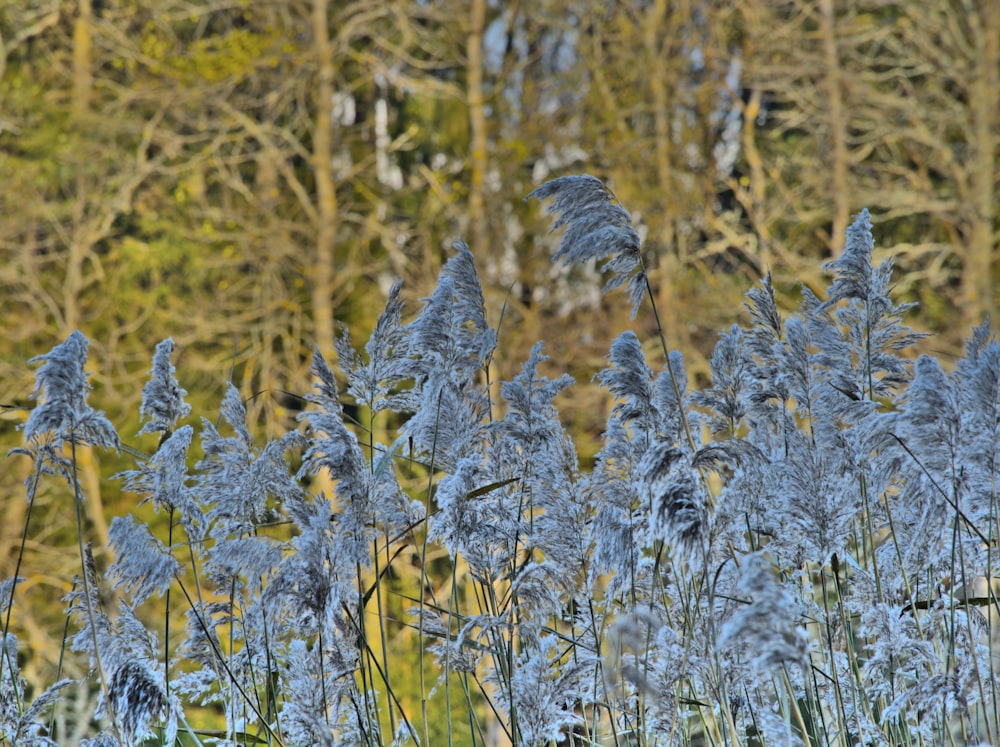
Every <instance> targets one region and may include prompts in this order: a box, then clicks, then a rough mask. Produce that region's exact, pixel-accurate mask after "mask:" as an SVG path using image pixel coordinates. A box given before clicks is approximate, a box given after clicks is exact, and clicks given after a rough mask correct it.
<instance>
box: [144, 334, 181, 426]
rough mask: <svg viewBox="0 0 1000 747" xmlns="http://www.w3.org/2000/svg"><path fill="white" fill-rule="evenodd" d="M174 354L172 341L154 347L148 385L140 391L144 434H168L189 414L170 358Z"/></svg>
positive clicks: (168, 339)
mask: <svg viewBox="0 0 1000 747" xmlns="http://www.w3.org/2000/svg"><path fill="white" fill-rule="evenodd" d="M173 352H174V341H173V340H172V339H171V338H169V337H168V338H167V339H166V340H164V341H163V342H161V343H160V344H158V345H157V346H156V352H155V353H154V354H153V368H152V370H151V371H150V372H149V374H150V375H149V381H147V382H146V386H145V387H143V390H142V404H141V405H140V406H139V415H140V416H141V417H142V419H143V420H145V421H146V422H145V424H144V425H143V426H142V430H140V431H139V434H140V435H141V434H143V433H165V434H166V433H170V432H172V431H173V430H174V428H176V427H177V422H178V421H179V420H181V419H182V418H186V417H187V416H188V415H189V414H190V413H191V405H189V404H188V403H187V402H185V401H184V395H185V394H187V392H186V391H185V390H184V389H182V388H181V386H180V384H179V383H177V376H176V371H175V369H174V364H173V362H171V360H170V356H171V355H172V354H173Z"/></svg>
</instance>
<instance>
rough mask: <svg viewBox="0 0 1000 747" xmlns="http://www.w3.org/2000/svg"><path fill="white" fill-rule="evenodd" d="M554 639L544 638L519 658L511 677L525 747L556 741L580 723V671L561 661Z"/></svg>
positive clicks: (518, 723) (515, 718)
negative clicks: (578, 705)
mask: <svg viewBox="0 0 1000 747" xmlns="http://www.w3.org/2000/svg"><path fill="white" fill-rule="evenodd" d="M559 648H560V643H559V641H558V640H557V639H556V638H555V636H549V637H546V638H542V639H541V640H540V642H539V644H538V646H537V648H534V649H532V650H526V651H523V652H522V653H521V655H520V656H519V657H518V661H517V663H516V664H515V667H514V672H513V674H512V676H511V682H510V690H511V693H512V695H513V703H514V708H513V714H511V715H512V717H513V719H512V720H514V721H515V722H516V724H517V729H518V732H519V733H520V737H521V738H520V740H519V742H518V744H523V745H525V747H529V746H530V747H536V745H542V744H547V743H549V742H557V741H559V740H560V739H561V738H562V737H563V731H564V730H565V729H567V728H568V727H571V726H572V725H573V724H575V723H577V722H578V721H579V720H580V716H579V715H578V714H576V713H575V712H574V705H575V703H576V702H577V701H578V700H579V698H580V697H581V694H582V693H581V689H580V684H581V683H580V681H579V678H580V675H581V672H580V669H579V667H576V666H574V665H573V663H572V661H567V662H560V661H558V658H559Z"/></svg>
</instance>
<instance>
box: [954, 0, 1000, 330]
mask: <svg viewBox="0 0 1000 747" xmlns="http://www.w3.org/2000/svg"><path fill="white" fill-rule="evenodd" d="M971 26H972V28H971V32H972V34H973V36H974V42H973V47H974V50H975V66H974V68H973V72H972V74H973V80H972V83H971V85H970V94H971V95H970V98H969V106H970V107H971V110H972V111H971V120H972V122H971V133H970V134H971V137H970V140H971V143H970V144H971V146H972V148H971V150H972V153H971V158H972V174H971V178H970V182H971V187H972V197H973V204H972V206H971V207H972V214H971V219H972V228H971V230H970V231H969V234H970V239H969V247H968V250H967V257H966V261H965V266H964V275H963V280H962V286H963V290H964V298H963V301H964V303H963V311H964V317H965V327H966V330H969V329H971V328H972V327H973V326H976V325H979V324H982V322H983V320H984V319H985V318H986V317H987V316H992V317H993V318H994V319H995V318H996V312H997V299H996V292H995V290H994V288H995V283H994V271H993V268H994V262H995V254H996V247H997V245H998V243H1000V242H998V238H997V205H996V198H997V182H998V181H1000V179H998V171H1000V169H998V161H1000V145H998V140H1000V21H998V19H997V13H996V8H993V9H990V8H988V7H985V6H980V7H979V8H978V9H977V10H976V11H975V14H974V15H973V16H972V18H971Z"/></svg>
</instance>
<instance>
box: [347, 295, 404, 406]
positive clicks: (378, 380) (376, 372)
mask: <svg viewBox="0 0 1000 747" xmlns="http://www.w3.org/2000/svg"><path fill="white" fill-rule="evenodd" d="M402 285H403V284H402V282H400V281H397V282H395V283H393V286H392V289H391V290H390V291H389V299H388V301H386V304H385V309H384V310H383V311H382V313H381V314H379V317H378V320H377V321H376V322H375V329H374V331H373V332H372V335H371V337H370V338H369V339H368V342H367V343H365V352H366V353H367V356H368V360H367V361H364V360H362V358H361V356H360V355H358V353H357V351H356V350H355V349H354V347H353V346H352V344H351V336H350V334H349V333H348V331H347V330H346V329H343V330H342V331H341V334H340V335H339V336H338V337H337V340H336V343H335V345H336V349H337V358H338V359H339V361H340V366H341V368H343V370H344V372H345V373H346V374H347V382H348V384H347V393H348V394H350V395H351V396H352V397H354V399H355V400H356V401H357V402H359V403H362V404H364V405H366V406H367V407H369V408H370V409H371V410H372V412H373V413H378V412H381V411H382V410H394V411H397V412H398V411H404V410H410V411H412V410H413V409H414V407H415V406H416V403H415V401H414V398H413V393H412V392H411V391H410V390H408V389H407V390H403V391H397V389H398V387H399V385H400V383H401V382H403V381H405V380H406V379H409V378H411V377H412V375H413V370H412V366H413V358H412V350H411V346H410V338H409V335H407V334H406V332H405V330H404V329H403V326H402V324H401V322H400V319H401V317H402V312H403V299H402V298H400V295H399V293H400V289H401V288H402Z"/></svg>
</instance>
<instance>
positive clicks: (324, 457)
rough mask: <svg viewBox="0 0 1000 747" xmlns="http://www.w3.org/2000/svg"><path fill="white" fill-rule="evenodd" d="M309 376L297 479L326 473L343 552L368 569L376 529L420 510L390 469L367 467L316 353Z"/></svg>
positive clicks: (331, 380)
mask: <svg viewBox="0 0 1000 747" xmlns="http://www.w3.org/2000/svg"><path fill="white" fill-rule="evenodd" d="M312 373H313V375H314V376H315V377H316V378H317V382H316V384H315V386H314V392H313V393H312V394H310V395H309V396H308V397H307V398H306V399H307V400H308V401H309V402H310V403H311V404H312V405H314V407H313V408H312V409H310V410H308V411H307V412H305V413H303V414H302V416H301V418H302V419H303V420H305V421H306V422H307V423H308V425H309V427H308V437H309V440H308V447H307V449H306V452H305V454H304V455H303V460H302V467H301V469H300V471H299V474H300V476H301V475H308V474H316V473H318V472H320V471H321V470H324V471H326V472H327V473H328V474H329V476H330V477H331V478H332V479H334V480H336V481H337V488H336V490H337V497H338V499H339V506H338V509H339V510H338V512H337V517H336V518H337V533H338V537H339V538H340V540H341V542H342V543H343V544H342V546H341V551H342V552H344V553H346V556H347V557H348V558H350V560H351V563H354V564H361V565H363V566H368V565H369V564H370V563H371V556H370V553H369V550H370V548H371V542H372V538H373V537H374V531H375V527H376V526H378V527H380V528H383V529H386V530H388V529H391V528H393V527H401V526H404V525H406V524H408V523H410V522H411V521H414V520H416V518H417V516H418V515H419V514H421V513H422V510H421V509H420V508H419V507H418V504H416V503H415V502H413V501H410V500H409V498H408V497H407V496H405V495H404V494H403V492H402V491H401V490H400V488H399V485H398V483H397V482H396V478H395V471H394V470H393V468H392V465H391V463H388V462H386V463H385V465H384V468H382V469H379V470H372V468H371V467H370V466H369V463H368V461H367V460H366V459H365V457H364V454H363V453H362V451H361V447H360V446H359V445H358V439H357V437H356V436H355V435H354V433H352V432H351V431H350V430H348V429H347V427H346V426H345V424H344V419H343V407H342V406H341V404H340V399H339V394H338V391H337V383H336V380H335V379H334V375H333V372H332V371H331V370H330V367H329V366H328V365H327V364H326V361H325V360H324V359H323V356H322V355H321V354H320V352H319V350H318V349H317V350H316V351H315V352H314V353H313V366H312Z"/></svg>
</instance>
